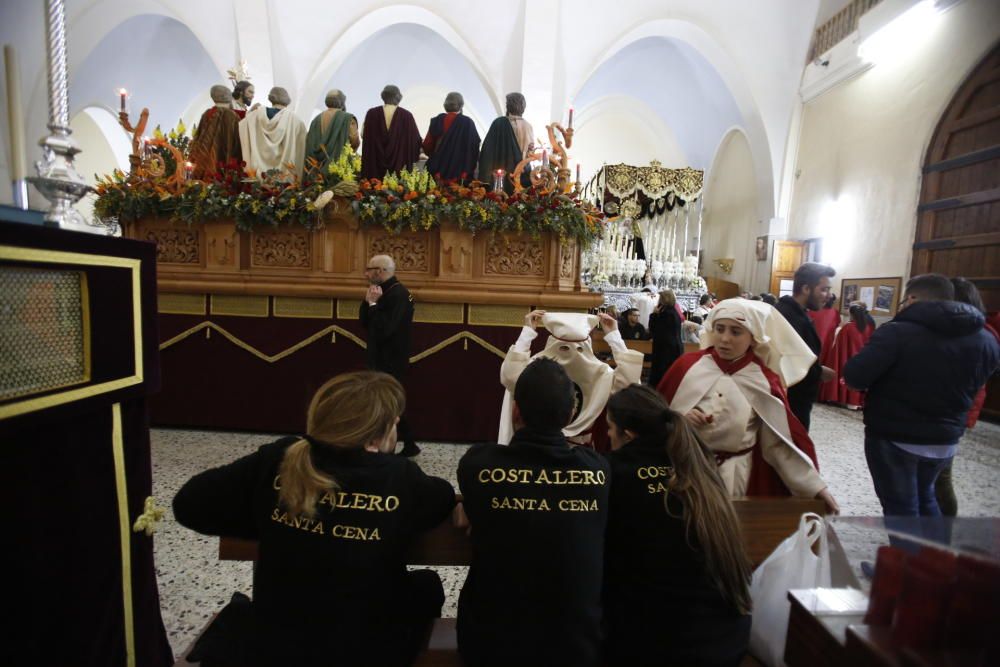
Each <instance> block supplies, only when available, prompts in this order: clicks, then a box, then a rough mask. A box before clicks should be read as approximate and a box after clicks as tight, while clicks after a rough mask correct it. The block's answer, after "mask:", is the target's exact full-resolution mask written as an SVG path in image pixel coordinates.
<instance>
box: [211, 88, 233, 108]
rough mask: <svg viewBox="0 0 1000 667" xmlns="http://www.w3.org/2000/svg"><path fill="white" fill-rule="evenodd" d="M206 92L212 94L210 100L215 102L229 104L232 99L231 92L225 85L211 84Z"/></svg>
mask: <svg viewBox="0 0 1000 667" xmlns="http://www.w3.org/2000/svg"><path fill="white" fill-rule="evenodd" d="M208 94H209V95H211V96H212V101H213V102H215V103H216V104H229V103H230V102H232V101H233V94H232V93H231V92H230V91H229V88H228V87H226V86H212V88H211V90H209V91H208Z"/></svg>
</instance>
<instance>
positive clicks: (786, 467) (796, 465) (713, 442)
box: [657, 298, 839, 512]
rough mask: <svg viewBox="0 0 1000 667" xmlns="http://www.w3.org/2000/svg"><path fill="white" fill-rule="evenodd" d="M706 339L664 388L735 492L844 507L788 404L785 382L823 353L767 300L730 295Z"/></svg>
mask: <svg viewBox="0 0 1000 667" xmlns="http://www.w3.org/2000/svg"><path fill="white" fill-rule="evenodd" d="M701 345H702V347H703V349H702V350H701V351H699V352H690V353H688V354H685V355H683V356H682V357H681V358H680V359H678V360H677V361H676V362H675V363H674V364H673V366H671V367H670V370H669V371H667V374H666V375H665V376H664V377H663V380H661V381H660V384H659V386H658V387H657V390H658V391H659V392H660V393H661V394H663V396H664V398H666V399H667V402H668V403H669V404H670V408H671V409H672V410H674V411H676V412H679V413H680V414H682V415H684V416H685V417H686V418H687V419H688V421H690V422H691V424H692V425H693V426H694V427H695V430H696V432H697V433H698V436H699V437H700V438H701V440H702V442H704V443H705V445H706V446H708V448H709V449H711V450H712V452H713V453H714V454H715V458H716V462H717V463H718V465H719V476H720V477H721V478H722V481H723V483H724V484H725V485H726V489H727V490H728V491H729V494H730V496H732V497H734V498H741V497H744V496H780V495H794V496H798V497H804V498H820V499H822V500H823V501H824V502H825V503H826V505H827V507H828V508H829V509H830V511H832V512H837V511H839V507H838V506H837V503H836V501H835V500H834V499H833V496H832V495H831V494H830V491H829V490H828V489H827V485H826V482H824V481H823V479H822V478H821V477H820V476H819V465H818V463H817V461H816V448H815V446H814V445H813V442H812V440H810V438H809V434H808V433H807V432H806V430H805V428H804V427H803V426H802V423H801V422H799V420H798V419H797V418H796V417H795V415H794V414H792V411H791V409H790V408H789V405H788V395H787V393H786V392H785V384H795V383H796V382H798V381H800V380H801V379H802V378H803V377H805V375H806V373H807V372H808V371H809V368H810V367H811V366H812V364H813V363H814V362H815V360H816V356H815V355H814V354H813V353H812V352H811V351H810V350H809V348H808V346H806V344H805V343H804V342H803V341H802V339H801V338H799V336H798V334H797V333H795V330H794V329H793V328H792V326H791V325H790V324H788V322H787V321H786V320H785V318H784V317H782V315H781V314H780V313H779V312H778V311H777V310H775V309H774V308H773V307H772V306H769V305H767V304H765V303H763V302H762V301H750V300H747V299H741V298H736V299H727V300H725V301H722V302H720V303H719V305H717V306H716V307H715V308H713V309H712V312H711V314H709V316H708V322H707V323H706V331H705V335H704V336H702V341H701Z"/></svg>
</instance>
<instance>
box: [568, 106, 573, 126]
mask: <svg viewBox="0 0 1000 667" xmlns="http://www.w3.org/2000/svg"><path fill="white" fill-rule="evenodd" d="M569 129H571V130H572V129H573V107H570V108H569Z"/></svg>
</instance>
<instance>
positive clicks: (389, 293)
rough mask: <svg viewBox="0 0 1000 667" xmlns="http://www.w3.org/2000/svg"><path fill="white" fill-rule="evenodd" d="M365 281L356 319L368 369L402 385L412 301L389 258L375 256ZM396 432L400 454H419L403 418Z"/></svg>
mask: <svg viewBox="0 0 1000 667" xmlns="http://www.w3.org/2000/svg"><path fill="white" fill-rule="evenodd" d="M365 278H367V279H368V282H369V286H368V292H367V293H366V294H365V298H364V300H363V301H362V302H361V309H360V313H359V316H360V318H361V324H362V325H363V326H364V327H365V329H366V330H367V331H368V341H367V344H368V349H367V351H366V360H367V362H368V368H370V369H372V370H375V371H382V372H383V373H388V374H389V375H391V376H393V377H394V378H396V379H397V380H399V382H400V384H403V380H404V378H405V376H406V371H407V369H408V368H409V367H410V325H411V324H412V323H413V297H412V296H410V292H409V291H408V290H407V289H406V288H405V287H403V284H402V283H401V282H399V280H398V279H397V278H396V263H395V262H394V261H393V260H392V257H389V256H388V255H375V256H374V257H372V258H371V259H370V260H368V266H367V267H365ZM404 386H405V385H404ZM396 432H397V434H398V435H399V439H400V440H402V441H403V451H401V452H400V454H402V455H403V456H416V455H417V454H419V453H420V448H419V447H417V443H416V442H415V441H414V440H413V432H412V431H411V430H410V425H409V423H408V422H407V421H406V416H405V415H404V416H401V417H400V418H399V424H398V425H397V426H396Z"/></svg>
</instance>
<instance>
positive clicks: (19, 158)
mask: <svg viewBox="0 0 1000 667" xmlns="http://www.w3.org/2000/svg"><path fill="white" fill-rule="evenodd" d="M3 59H4V65H5V72H6V75H7V136H8V137H10V178H11V180H12V181H20V180H23V179H24V177H25V175H26V165H27V163H28V160H27V158H26V157H25V154H24V115H23V114H22V110H21V77H20V76H18V71H17V54H16V53H15V51H14V47H13V46H11V45H9V44H5V45H4V47H3Z"/></svg>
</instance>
